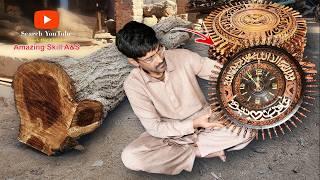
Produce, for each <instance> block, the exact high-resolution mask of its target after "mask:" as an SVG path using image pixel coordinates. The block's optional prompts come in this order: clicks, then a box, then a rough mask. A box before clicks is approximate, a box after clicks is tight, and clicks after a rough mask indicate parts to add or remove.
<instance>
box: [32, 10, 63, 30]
mask: <svg viewBox="0 0 320 180" xmlns="http://www.w3.org/2000/svg"><path fill="white" fill-rule="evenodd" d="M58 26H59V13H58V11H53V10H41V11H36V12H35V13H34V27H35V28H37V29H55V28H58Z"/></svg>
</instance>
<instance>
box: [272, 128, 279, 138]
mask: <svg viewBox="0 0 320 180" xmlns="http://www.w3.org/2000/svg"><path fill="white" fill-rule="evenodd" d="M273 132H274V134H275V135H276V137H279V136H278V132H277V130H276V128H275V127H273Z"/></svg>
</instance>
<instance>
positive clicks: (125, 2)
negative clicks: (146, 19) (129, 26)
mask: <svg viewBox="0 0 320 180" xmlns="http://www.w3.org/2000/svg"><path fill="white" fill-rule="evenodd" d="M132 20H134V21H138V22H142V20H143V0H116V1H115V21H116V31H119V30H120V29H121V28H122V27H123V26H124V25H125V24H126V23H127V22H129V21H132Z"/></svg>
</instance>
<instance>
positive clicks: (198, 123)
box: [193, 114, 224, 129]
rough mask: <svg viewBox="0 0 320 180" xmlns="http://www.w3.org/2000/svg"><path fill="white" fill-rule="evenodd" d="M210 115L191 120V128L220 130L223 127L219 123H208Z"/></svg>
mask: <svg viewBox="0 0 320 180" xmlns="http://www.w3.org/2000/svg"><path fill="white" fill-rule="evenodd" d="M209 118H210V114H205V115H202V116H200V117H198V118H196V119H194V120H193V128H198V127H201V128H214V129H220V128H222V127H224V125H222V124H221V123H220V122H218V121H217V122H209Z"/></svg>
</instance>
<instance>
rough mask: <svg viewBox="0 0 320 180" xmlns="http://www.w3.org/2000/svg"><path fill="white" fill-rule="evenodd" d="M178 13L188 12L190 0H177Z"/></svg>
mask: <svg viewBox="0 0 320 180" xmlns="http://www.w3.org/2000/svg"><path fill="white" fill-rule="evenodd" d="M176 2H177V14H184V13H187V8H188V2H189V1H188V0H177V1H176Z"/></svg>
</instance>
